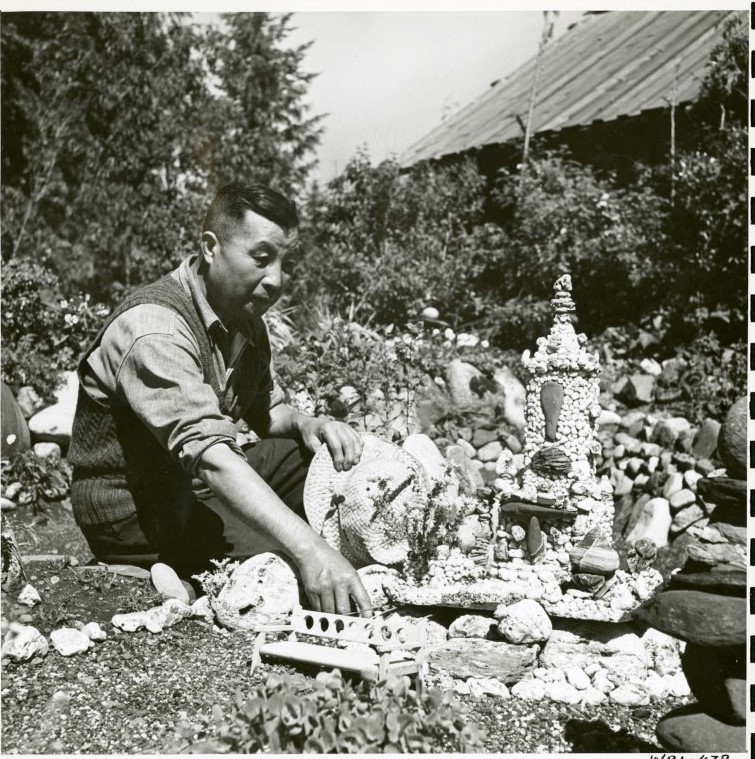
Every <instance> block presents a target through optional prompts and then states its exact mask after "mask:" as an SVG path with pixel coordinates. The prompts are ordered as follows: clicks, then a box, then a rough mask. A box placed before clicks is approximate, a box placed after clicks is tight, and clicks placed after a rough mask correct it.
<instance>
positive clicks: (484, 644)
mask: <svg viewBox="0 0 755 759" xmlns="http://www.w3.org/2000/svg"><path fill="white" fill-rule="evenodd" d="M536 659H537V647H536V646H517V645H514V644H512V643H504V642H500V641H493V640H480V639H479V638H477V639H471V638H453V639H452V640H448V641H446V642H445V643H443V644H442V645H440V646H437V647H435V648H432V649H431V650H430V651H429V652H428V654H427V664H428V667H429V668H430V671H431V672H432V671H433V670H434V671H437V672H446V673H448V674H449V675H451V677H455V678H458V679H461V680H466V679H467V678H469V677H477V678H494V679H495V680H499V681H500V682H502V683H505V684H506V685H509V684H511V683H516V682H519V680H521V679H522V678H523V677H524V676H525V675H527V674H529V673H530V672H531V671H532V670H533V669H534V668H535V661H536Z"/></svg>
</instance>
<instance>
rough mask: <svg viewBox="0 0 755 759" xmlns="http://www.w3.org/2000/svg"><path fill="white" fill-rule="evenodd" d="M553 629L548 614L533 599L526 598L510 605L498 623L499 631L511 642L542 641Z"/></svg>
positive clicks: (546, 638) (548, 636) (545, 639)
mask: <svg viewBox="0 0 755 759" xmlns="http://www.w3.org/2000/svg"><path fill="white" fill-rule="evenodd" d="M552 631H553V625H552V624H551V621H550V618H549V617H548V614H547V613H546V612H545V610H544V609H543V607H542V606H541V605H540V604H539V603H537V601H534V600H532V599H524V600H522V601H518V602H517V603H515V604H512V605H511V606H509V607H508V612H507V614H506V616H505V617H503V618H502V619H501V621H500V622H499V624H498V632H499V633H500V634H501V635H502V636H503V637H504V638H505V639H506V640H507V641H509V642H510V643H517V644H519V643H542V642H544V641H547V640H548V638H550V635H551V632H552Z"/></svg>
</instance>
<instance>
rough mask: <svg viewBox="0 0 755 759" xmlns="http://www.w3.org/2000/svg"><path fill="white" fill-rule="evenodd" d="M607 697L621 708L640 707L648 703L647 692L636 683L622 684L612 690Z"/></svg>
mask: <svg viewBox="0 0 755 759" xmlns="http://www.w3.org/2000/svg"><path fill="white" fill-rule="evenodd" d="M608 697H609V698H610V699H611V701H613V702H614V703H617V704H621V705H622V706H640V705H642V704H647V703H649V701H650V696H649V695H648V692H647V690H646V689H645V688H644V687H642V686H641V685H639V684H637V683H623V684H622V685H620V686H619V687H618V688H615V689H614V690H612V691H611V693H610V694H609V696H608Z"/></svg>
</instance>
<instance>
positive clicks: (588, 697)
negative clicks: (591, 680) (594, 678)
mask: <svg viewBox="0 0 755 759" xmlns="http://www.w3.org/2000/svg"><path fill="white" fill-rule="evenodd" d="M580 696H581V703H583V704H586V705H588V706H597V705H598V704H602V703H603V702H604V701H605V700H606V699H607V698H608V696H606V694H605V693H603V691H600V690H598V689H597V688H593V687H592V686H591V687H589V688H587V689H586V690H583V691H580Z"/></svg>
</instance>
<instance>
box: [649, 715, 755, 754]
mask: <svg viewBox="0 0 755 759" xmlns="http://www.w3.org/2000/svg"><path fill="white" fill-rule="evenodd" d="M655 733H656V735H657V736H658V740H659V741H660V742H661V743H662V744H663V746H664V747H665V748H667V749H671V750H673V751H692V752H703V751H706V752H718V753H721V752H727V753H743V752H744V751H745V748H746V743H747V729H746V728H745V727H744V726H741V727H740V726H736V725H727V724H726V723H725V722H721V721H720V720H717V719H716V718H715V717H712V716H710V715H709V714H706V713H705V712H704V711H703V710H702V708H701V707H700V706H699V705H697V704H692V705H690V706H681V707H679V708H678V709H673V710H672V711H670V712H669V713H668V714H666V715H664V716H663V717H661V719H660V721H659V722H658V726H657V727H656V729H655Z"/></svg>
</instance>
